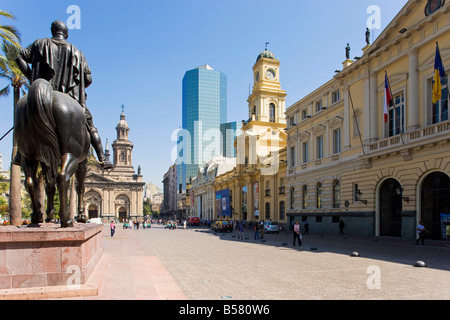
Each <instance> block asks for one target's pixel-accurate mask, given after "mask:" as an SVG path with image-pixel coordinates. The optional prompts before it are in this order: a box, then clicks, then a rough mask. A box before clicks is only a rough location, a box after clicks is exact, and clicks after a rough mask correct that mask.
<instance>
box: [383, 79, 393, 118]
mask: <svg viewBox="0 0 450 320" xmlns="http://www.w3.org/2000/svg"><path fill="white" fill-rule="evenodd" d="M384 78H385V80H384V88H385V99H384V122H385V123H387V122H388V108H389V106H390V105H391V103H392V93H391V87H390V85H389V80H388V76H387V72H386V75H385V77H384Z"/></svg>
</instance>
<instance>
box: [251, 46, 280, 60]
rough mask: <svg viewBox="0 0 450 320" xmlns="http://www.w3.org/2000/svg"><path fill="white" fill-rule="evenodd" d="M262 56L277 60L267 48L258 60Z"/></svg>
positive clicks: (259, 57)
mask: <svg viewBox="0 0 450 320" xmlns="http://www.w3.org/2000/svg"><path fill="white" fill-rule="evenodd" d="M261 58H266V59H273V60H276V58H275V55H274V54H273V53H272V52H270V51H268V50H267V49H266V50H265V51H264V52H262V53H260V54H259V56H258V58H257V59H256V61H259V59H261Z"/></svg>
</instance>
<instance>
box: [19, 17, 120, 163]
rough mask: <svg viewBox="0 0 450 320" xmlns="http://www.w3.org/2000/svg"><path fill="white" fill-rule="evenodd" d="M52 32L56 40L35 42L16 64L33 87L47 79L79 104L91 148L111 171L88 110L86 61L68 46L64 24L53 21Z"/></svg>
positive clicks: (66, 30)
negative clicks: (82, 111)
mask: <svg viewBox="0 0 450 320" xmlns="http://www.w3.org/2000/svg"><path fill="white" fill-rule="evenodd" d="M51 31H52V35H53V38H51V39H48V38H45V39H39V40H36V41H35V42H34V43H33V44H31V45H30V46H29V47H28V48H26V49H24V50H22V51H21V53H20V55H19V57H18V58H17V60H16V62H17V64H18V66H19V68H20V70H21V71H22V72H23V74H24V75H25V76H26V77H27V78H28V79H29V80H30V83H33V82H34V81H35V80H36V79H45V80H47V81H48V82H50V84H51V85H52V87H53V90H55V91H59V92H62V93H66V94H68V95H69V96H71V97H72V98H73V99H75V100H76V101H78V103H79V104H80V105H81V106H82V107H83V109H84V111H85V115H86V125H87V128H88V131H89V133H90V135H91V144H92V146H93V147H94V149H95V152H96V153H97V156H98V159H99V161H100V163H101V165H102V167H103V168H104V169H107V170H108V169H111V168H112V167H113V164H112V163H111V162H110V161H109V160H108V158H107V157H105V155H104V152H103V146H102V142H101V139H100V135H99V133H98V130H97V128H96V127H95V126H94V123H93V120H92V115H91V113H90V112H89V109H88V108H87V106H86V93H85V89H86V88H87V87H89V86H90V85H91V83H92V77H91V70H90V69H89V66H88V64H87V61H86V58H85V57H84V55H83V53H82V52H81V51H80V50H78V49H77V48H76V47H75V46H74V45H72V44H71V43H69V42H67V38H68V37H69V32H68V28H67V26H66V25H65V24H64V22H61V21H54V22H53V23H52V26H51ZM29 64H31V68H30V66H29ZM13 163H14V164H17V165H20V164H21V155H20V153H17V155H16V156H15V158H14V160H13Z"/></svg>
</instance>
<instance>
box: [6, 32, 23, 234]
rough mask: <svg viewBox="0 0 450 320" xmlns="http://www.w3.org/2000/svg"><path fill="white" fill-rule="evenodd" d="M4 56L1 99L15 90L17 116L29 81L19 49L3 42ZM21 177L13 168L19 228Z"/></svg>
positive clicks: (13, 216) (14, 216) (13, 213)
mask: <svg viewBox="0 0 450 320" xmlns="http://www.w3.org/2000/svg"><path fill="white" fill-rule="evenodd" d="M1 48H2V51H3V55H0V78H2V79H5V80H7V81H8V82H9V83H8V85H7V86H6V87H5V88H3V89H1V90H0V97H2V96H7V95H9V93H10V88H11V87H12V88H13V96H14V110H13V114H15V110H16V106H17V103H18V102H19V100H20V94H21V92H23V93H25V92H24V90H23V88H24V87H27V86H28V85H27V79H26V78H25V76H24V75H23V73H22V72H21V71H20V69H19V67H18V66H17V63H16V58H17V56H18V55H19V47H17V46H16V45H14V44H12V43H11V42H7V41H5V40H3V44H2V46H1ZM16 153H17V144H16V143H15V141H14V137H13V150H12V156H11V157H12V158H11V159H13V157H14V156H15V155H16ZM20 179H21V176H20V167H19V166H16V165H12V166H11V177H10V197H9V199H10V203H9V208H10V222H11V224H12V225H15V226H19V225H21V224H22V212H21V191H22V186H21V181H20Z"/></svg>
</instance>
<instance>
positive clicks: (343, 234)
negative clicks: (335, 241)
mask: <svg viewBox="0 0 450 320" xmlns="http://www.w3.org/2000/svg"><path fill="white" fill-rule="evenodd" d="M344 227H345V223H344V221H343V220H342V219H341V221H340V222H339V234H340V235H341V236H345V233H344Z"/></svg>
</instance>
